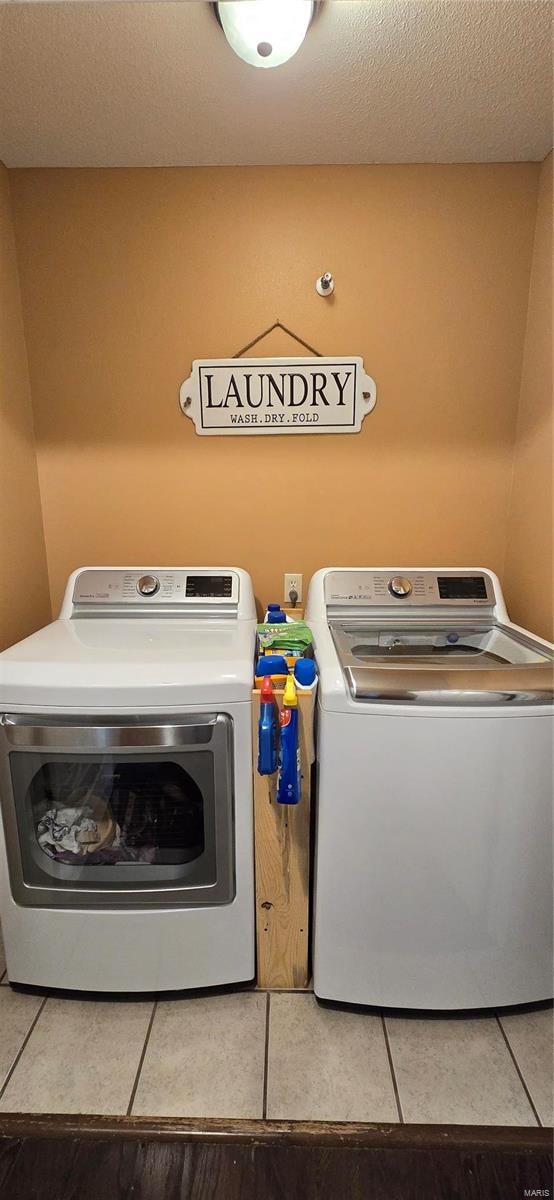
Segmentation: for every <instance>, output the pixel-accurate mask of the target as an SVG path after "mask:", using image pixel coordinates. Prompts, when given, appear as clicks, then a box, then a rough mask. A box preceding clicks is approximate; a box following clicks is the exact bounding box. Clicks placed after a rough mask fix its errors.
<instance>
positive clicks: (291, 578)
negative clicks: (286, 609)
mask: <svg viewBox="0 0 554 1200" xmlns="http://www.w3.org/2000/svg"><path fill="white" fill-rule="evenodd" d="M292 591H294V592H298V600H297V601H296V603H297V604H300V603H301V602H302V576H301V575H299V573H298V571H291V572H290V574H289V575H287V574H285V604H290V593H291V592H292Z"/></svg>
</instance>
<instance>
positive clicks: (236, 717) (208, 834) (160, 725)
mask: <svg viewBox="0 0 554 1200" xmlns="http://www.w3.org/2000/svg"><path fill="white" fill-rule="evenodd" d="M255 623H256V613H255V605H254V597H253V592H252V584H251V580H250V578H249V576H248V575H247V574H246V572H244V571H241V570H239V569H237V568H231V567H188V568H184V567H175V568H172V567H148V568H144V567H119V568H117V567H109V568H102V567H92V568H83V569H81V570H78V571H75V572H74V574H73V575H71V577H70V579H69V582H68V584H67V589H66V593H65V598H64V601H63V605H62V610H61V613H60V617H59V619H58V620H57V621H54V622H53V623H52V624H51V625H48V626H47V627H46V628H45V629H42V630H40V631H39V632H38V633H36V634H33V635H32V636H31V637H29V638H27V639H26V640H25V641H23V642H20V643H19V644H18V645H16V646H13V647H12V648H11V649H9V650H6V651H4V653H3V654H0V797H1V804H2V817H3V822H2V826H3V828H2V833H1V836H0V911H1V919H2V929H3V934H4V941H5V949H6V960H7V969H8V976H9V979H10V981H12V982H15V983H20V984H35V985H39V986H41V987H53V988H69V989H83V990H92V991H109V992H121V991H123V992H140V991H159V990H166V989H181V988H198V987H208V986H213V985H216V984H225V983H232V982H238V981H247V980H250V979H252V978H253V976H254V969H255V968H254V892H253V878H254V860H253V823H252V743H251V739H252V734H251V688H252V663H253V655H254V644H255Z"/></svg>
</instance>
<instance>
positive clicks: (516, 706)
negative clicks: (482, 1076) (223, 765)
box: [306, 567, 554, 1010]
mask: <svg viewBox="0 0 554 1200" xmlns="http://www.w3.org/2000/svg"><path fill="white" fill-rule="evenodd" d="M306 619H307V621H308V622H309V625H310V627H311V629H312V630H313V633H314V641H315V649H316V657H317V662H318V667H319V675H320V686H319V699H318V794H317V838H316V853H315V914H314V915H315V921H314V924H315V937H314V987H315V992H316V995H317V996H318V997H320V998H324V999H330V1000H336V1001H345V1002H350V1003H356V1004H363V1005H376V1006H385V1007H392V1008H404V1009H412V1008H417V1009H437V1010H454V1009H464V1008H481V1007H489V1006H494V1007H497V1006H501V1005H502V1006H503V1005H511V1004H521V1003H526V1002H529V1001H538V1000H543V999H546V998H549V997H550V996H551V995H552V910H553V902H552V762H553V760H552V735H553V711H554V709H553V678H552V661H553V654H552V651H553V647H552V646H551V645H550V644H549V643H547V642H545V641H542V640H541V639H540V638H536V637H533V636H532V635H531V634H529V633H527V631H525V630H522V629H520V628H519V627H518V626H516V625H514V624H513V623H512V622H510V620H509V619H508V614H507V612H506V607H505V604H504V600H503V597H502V591H501V588H500V583H499V581H498V579H497V578H496V576H495V575H494V574H493V573H492V572H491V571H488V570H483V569H481V568H471V569H468V568H463V569H462V568H453V567H445V568H435V569H431V568H427V567H426V568H411V567H410V568H373V567H367V568H363V569H361V568H357V567H356V568H342V567H341V568H338V567H337V568H328V569H326V570H322V571H318V572H317V574H316V575H315V576H314V578H313V579H312V581H311V584H310V588H309V593H308V601H307V611H306Z"/></svg>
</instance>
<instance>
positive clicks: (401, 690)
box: [330, 620, 554, 704]
mask: <svg viewBox="0 0 554 1200" xmlns="http://www.w3.org/2000/svg"><path fill="white" fill-rule="evenodd" d="M330 629H331V633H332V636H333V641H334V643H335V646H336V649H337V653H338V657H339V662H340V665H341V668H342V671H343V674H344V677H345V679H346V682H347V684H348V687H349V690H350V694H351V696H352V697H353V698H354V699H355V700H369V701H370V700H381V701H385V702H386V703H389V702H394V701H397V702H402V703H406V702H409V703H415V704H500V703H502V704H504V703H511V704H514V703H515V704H551V703H552V700H553V698H554V686H553V669H552V659H553V656H552V653H551V652H550V651H549V650H548V649H547V648H546V647H545V646H544V645H543V644H542V643H540V642H537V641H535V640H534V639H533V638H532V637H530V636H528V635H525V634H519V633H516V632H515V631H514V630H512V629H509V628H507V627H503V626H501V625H490V624H489V625H476V626H475V627H474V628H468V627H467V625H465V624H461V625H460V626H459V627H458V628H457V627H456V626H455V624H454V623H452V624H450V623H449V624H446V623H445V624H444V625H442V626H441V627H437V626H435V627H431V626H425V625H421V626H419V627H418V624H417V621H416V620H414V621H413V622H411V623H410V624H409V625H406V626H404V627H399V626H398V625H394V626H391V627H390V628H386V627H385V628H383V627H380V626H379V625H376V624H371V623H367V622H365V623H364V622H360V621H343V622H331V623H330Z"/></svg>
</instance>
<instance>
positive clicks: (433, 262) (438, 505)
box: [12, 164, 539, 604]
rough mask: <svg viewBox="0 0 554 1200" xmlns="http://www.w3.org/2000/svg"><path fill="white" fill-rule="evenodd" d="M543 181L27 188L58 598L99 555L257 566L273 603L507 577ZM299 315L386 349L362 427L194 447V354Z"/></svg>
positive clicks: (220, 177)
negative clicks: (403, 579) (327, 574)
mask: <svg viewBox="0 0 554 1200" xmlns="http://www.w3.org/2000/svg"><path fill="white" fill-rule="evenodd" d="M538 174H539V166H538V165H537V164H515V165H484V166H483V165H480V166H471V165H470V166H466V165H464V166H428V165H427V166H399V167H385V166H377V167H349V168H335V167H333V168H254V169H250V168H240V169H234V168H217V169H211V168H209V169H192V170H191V169H174V170H169V169H168V170H165V169H164V170H106V171H101V170H88V171H80V170H71V171H69V170H66V171H53V170H52V171H50V170H47V171H45V170H43V171H34V170H33V171H15V172H12V192H13V200H14V209H15V221H16V231H17V238H18V249H19V259H20V267H21V279H22V289H23V296H24V311H25V321H26V334H27V343H28V350H29V361H30V372H31V380H32V390H33V401H34V407H35V419H36V428H37V436H38V452H39V471H40V479H41V489H42V498H43V511H44V521H45V528H46V540H47V547H48V558H49V567H50V576H51V582H52V594H53V599H54V602H55V603H56V604H57V603H58V602H59V599H60V596H61V593H62V589H63V584H64V581H65V579H66V577H67V574H68V573H69V571H70V570H71V569H72V568H74V567H75V566H76V565H78V564H80V563H83V562H90V563H103V562H105V563H117V562H118V561H119V562H122V563H132V562H136V563H141V562H145V563H148V562H155V561H160V562H162V563H164V562H166V563H169V562H177V563H179V562H182V563H187V562H193V563H194V562H197V563H218V562H220V563H225V562H229V561H235V562H236V563H238V564H239V565H242V566H244V567H246V568H247V569H248V570H250V571H251V572H252V574H253V577H254V582H255V585H256V590H257V593H258V595H259V596H260V597H262V598H263V599H264V600H265V599H267V598H268V597H269V598H273V599H275V598H280V596H281V587H282V572H283V571H284V570H285V569H290V570H296V571H298V570H301V571H303V572H304V577H305V580H307V578H308V576H309V575H310V573H311V572H312V571H314V570H315V569H316V568H317V567H319V566H322V565H324V564H326V563H330V562H335V563H348V562H351V563H380V562H383V563H387V562H397V563H418V564H421V565H425V564H432V563H434V562H438V563H441V562H442V563H453V564H460V565H463V564H480V563H481V564H488V565H490V566H491V567H493V568H495V569H497V570H499V571H502V567H503V562H504V552H505V532H506V514H507V510H508V492H509V484H510V478H511V461H512V448H513V438H514V430H515V420H516V408H517V400H518V393H519V382H520V371H521V356H522V346H523V333H524V328H525V317H526V309H527V297H528V287H529V270H530V262H531V252H532V244H533V233H534V220H535V204H536V190H537V182H538ZM323 270H332V271H333V272H334V274H335V277H336V285H337V286H336V293H335V296H334V297H333V299H332V300H323V299H320V298H319V297H318V296H317V295H316V293H315V291H314V281H315V279H316V277H317V276H318V275H319V274H320V273H321V271H323ZM277 317H279V318H280V319H281V320H282V321H283V322H285V323H286V324H287V325H289V326H290V327H292V328H293V329H294V330H296V331H297V332H298V333H299V334H300V335H301V336H302V337H304V338H305V339H306V340H307V341H309V342H310V343H311V344H312V345H315V346H316V347H317V348H318V349H319V350H320V351H321V352H323V353H328V354H331V353H335V354H349V353H350V354H351V353H357V354H362V355H363V356H364V359H365V364H366V368H367V370H368V371H369V372H370V373H371V374H374V375H375V377H376V380H377V384H378V403H377V407H376V409H375V411H374V413H373V414H371V415H370V416H369V417H368V418H367V419H366V422H365V424H364V427H363V431H362V433H361V434H359V435H358V436H320V437H296V438H287V439H285V438H265V439H262V438H231V439H228V438H210V439H207V438H204V439H201V438H199V437H197V436H196V435H195V433H194V429H193V426H192V425H191V423H190V422H189V421H187V420H185V419H184V418H183V417H182V416H181V415H180V414H179V412H178V409H177V395H178V388H179V384H180V383H181V381H182V379H184V378H185V377H186V376H187V375H188V373H189V369H190V363H191V360H192V359H193V358H195V357H196V358H202V357H211V356H216V355H230V354H233V353H234V352H235V351H237V350H238V349H239V348H240V346H241V345H243V344H244V343H246V342H247V341H249V340H250V339H251V338H253V337H254V336H255V335H256V334H257V333H258V332H259V331H260V330H261V329H263V328H264V327H266V326H268V325H269V324H271V323H272V322H273V321H274V320H275V319H276V318H277ZM261 349H262V350H264V349H265V350H267V352H268V353H283V354H287V353H290V352H291V351H292V352H294V345H293V344H291V343H290V342H289V341H288V339H286V338H285V337H283V336H281V335H279V337H275V338H272V339H268V341H267V343H266V344H265V346H262V347H261Z"/></svg>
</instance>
